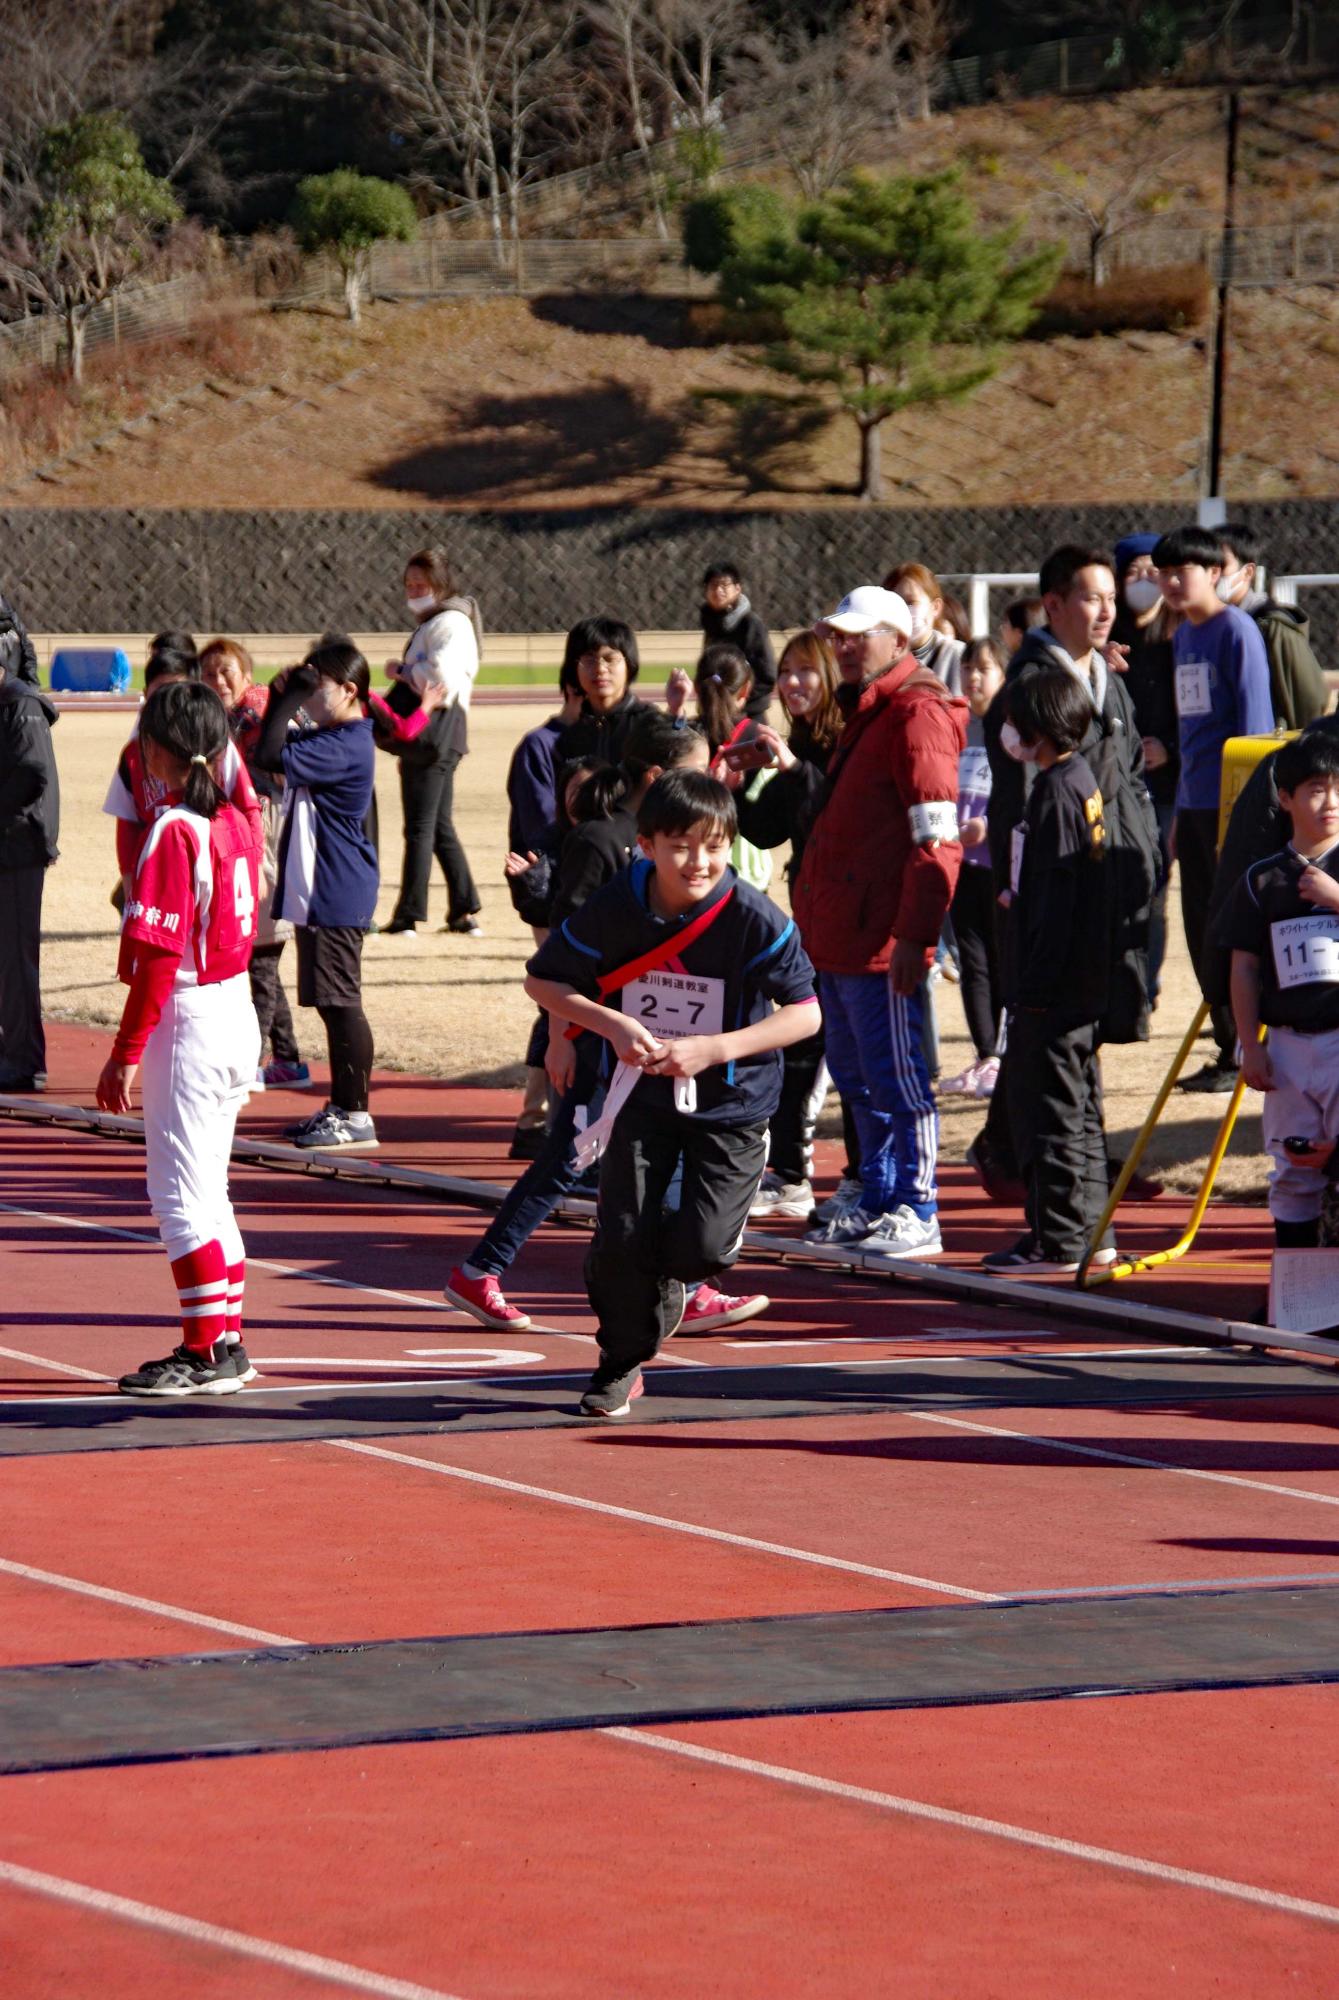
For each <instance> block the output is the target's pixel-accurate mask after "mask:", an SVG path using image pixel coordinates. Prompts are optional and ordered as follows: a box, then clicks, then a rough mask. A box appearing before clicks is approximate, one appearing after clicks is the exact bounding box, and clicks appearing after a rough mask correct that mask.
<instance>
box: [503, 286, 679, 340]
mask: <svg viewBox="0 0 1339 2000" xmlns="http://www.w3.org/2000/svg"><path fill="white" fill-rule="evenodd" d="M690 304H691V301H690V300H688V299H680V298H673V297H662V296H660V295H658V294H656V293H654V292H599V291H590V292H545V293H543V294H541V295H540V296H539V297H538V298H533V299H531V301H530V310H531V312H532V313H533V314H534V316H535V318H536V319H537V320H542V321H543V322H544V323H545V324H546V325H548V326H561V327H566V328H567V330H568V331H569V332H571V333H595V334H611V333H612V334H626V335H631V336H632V337H633V338H634V339H639V340H645V341H649V342H650V343H651V345H652V346H653V347H665V348H669V349H671V350H674V351H678V350H680V349H682V348H685V347H701V346H703V345H710V344H711V343H710V342H704V340H703V337H702V335H701V333H700V332H698V331H697V330H696V329H695V328H694V326H693V323H692V319H691V318H690V315H689V306H690Z"/></svg>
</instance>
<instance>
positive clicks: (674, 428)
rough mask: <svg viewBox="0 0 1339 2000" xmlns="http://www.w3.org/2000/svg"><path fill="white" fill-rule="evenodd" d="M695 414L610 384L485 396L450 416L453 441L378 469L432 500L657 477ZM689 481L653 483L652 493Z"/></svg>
mask: <svg viewBox="0 0 1339 2000" xmlns="http://www.w3.org/2000/svg"><path fill="white" fill-rule="evenodd" d="M692 418H693V411H692V410H691V408H690V407H688V406H682V407H680V408H676V409H673V410H659V409H654V408H652V407H651V405H650V404H649V402H648V400H647V398H646V397H645V395H644V394H643V393H642V392H641V391H640V390H639V389H636V388H634V387H632V386H630V385H629V384H627V383H625V382H618V381H615V380H612V379H609V378H606V379H604V380H602V381H593V382H591V383H589V384H588V385H586V386H583V387H581V388H577V389H560V390H552V391H549V392H546V393H540V394H526V395H517V396H506V395H498V394H491V395H486V396H478V397H476V398H475V400H474V401H473V402H472V403H469V404H466V405H465V406H464V407H463V408H448V409H444V410H443V411H442V428H443V431H444V432H445V433H446V435H445V436H444V437H443V438H442V439H441V441H440V442H437V443H430V444H425V445H422V446H421V447H420V448H419V449H418V450H416V451H412V452H409V453H408V454H407V455H406V456H404V457H402V458H397V459H393V460H391V461H390V463H388V464H386V465H382V466H378V467H376V468H375V470H374V471H373V472H372V474H371V477H372V479H373V480H374V481H375V483H376V484H377V485H380V486H388V487H390V488H392V489H393V490H394V491H396V492H401V493H419V494H422V495H423V496H424V497H425V498H428V499H441V498H447V497H459V496H466V495H478V496H480V497H483V496H485V495H486V496H487V497H488V498H489V499H492V500H502V499H506V498H510V497H516V498H520V497H523V496H525V495H527V494H531V495H533V494H539V493H557V492H562V491H564V490H567V489H572V488H577V487H581V486H607V485H614V484H617V483H618V482H619V481H621V480H625V479H629V478H645V477H646V476H647V475H648V474H652V475H653V474H655V473H656V472H657V470H658V468H660V467H662V466H663V464H664V461H665V460H666V459H667V458H668V457H670V456H671V454H673V453H675V452H677V451H679V450H681V449H682V447H683V444H684V441H685V435H686V431H687V427H688V425H689V424H690V423H691V422H692ZM679 483H680V482H679V481H678V480H677V479H675V478H673V477H671V476H670V475H668V474H662V475H661V477H660V478H659V479H658V480H657V479H653V480H652V483H651V486H650V488H649V491H648V494H647V497H648V498H654V497H656V495H657V494H668V493H670V492H672V491H673V490H674V489H675V487H676V486H677V485H678V484H679Z"/></svg>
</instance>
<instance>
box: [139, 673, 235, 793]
mask: <svg viewBox="0 0 1339 2000" xmlns="http://www.w3.org/2000/svg"><path fill="white" fill-rule="evenodd" d="M139 733H140V736H141V738H142V739H143V740H145V741H146V742H149V743H156V744H157V745H158V748H159V749H160V750H162V751H163V752H164V753H165V755H167V756H168V757H171V758H173V759H175V761H176V762H177V763H178V764H180V765H181V766H182V767H183V769H184V770H185V773H186V776H185V780H184V782H183V785H182V804H183V805H184V806H185V808H186V810H187V812H193V813H198V814H199V815H200V817H201V819H213V817H214V815H215V813H216V812H217V811H218V809H219V807H220V806H221V805H222V804H223V803H224V797H225V795H224V792H223V789H222V787H221V786H220V785H219V782H218V779H217V777H216V776H215V767H216V765H217V764H218V761H219V759H220V757H222V755H223V753H224V751H225V750H226V749H227V747H228V716H227V711H226V710H225V708H224V706H223V703H222V702H221V701H220V700H219V698H218V696H217V695H216V694H215V692H214V690H213V688H211V687H206V686H205V684H204V682H203V681H164V682H163V683H162V685H161V686H160V687H156V688H155V689H154V690H153V693H152V694H151V695H150V696H149V698H148V700H147V701H146V702H145V704H144V707H143V709H142V711H141V713H140V722H139Z"/></svg>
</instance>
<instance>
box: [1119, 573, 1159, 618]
mask: <svg viewBox="0 0 1339 2000" xmlns="http://www.w3.org/2000/svg"><path fill="white" fill-rule="evenodd" d="M1161 601H1162V588H1161V586H1160V585H1159V584H1157V583H1155V582H1154V580H1153V578H1152V577H1151V576H1132V577H1131V578H1130V581H1129V582H1128V583H1127V584H1126V586H1125V602H1126V603H1127V604H1128V605H1129V607H1130V609H1131V611H1151V610H1152V609H1153V606H1154V605H1155V604H1159V603H1161Z"/></svg>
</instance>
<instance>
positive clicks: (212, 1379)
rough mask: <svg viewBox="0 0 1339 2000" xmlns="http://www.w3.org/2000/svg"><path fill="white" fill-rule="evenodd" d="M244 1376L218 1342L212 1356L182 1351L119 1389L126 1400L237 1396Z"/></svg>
mask: <svg viewBox="0 0 1339 2000" xmlns="http://www.w3.org/2000/svg"><path fill="white" fill-rule="evenodd" d="M243 1379H244V1378H243V1376H242V1374H241V1373H240V1371H239V1369H238V1367H237V1365H236V1363H235V1361H234V1359H233V1356H232V1354H231V1353H230V1352H229V1350H228V1348H227V1347H226V1346H225V1345H224V1343H223V1342H222V1341H221V1340H219V1341H215V1343H214V1346H213V1348H212V1349H211V1350H210V1352H209V1353H208V1354H200V1353H197V1352H194V1351H193V1350H192V1349H191V1348H189V1347H178V1348H175V1349H174V1350H173V1352H172V1353H171V1354H168V1355H166V1356H164V1358H163V1360H161V1361H146V1362H145V1363H144V1366H143V1367H142V1368H137V1369H135V1371H134V1373H133V1374H131V1375H123V1376H122V1377H121V1379H120V1381H119V1382H118V1383H117V1385H116V1386H117V1388H118V1389H119V1390H120V1391H121V1394H122V1395H123V1396H233V1395H236V1393H237V1391H238V1390H239V1389H240V1388H241V1386H242V1382H243Z"/></svg>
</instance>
